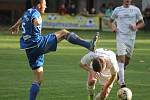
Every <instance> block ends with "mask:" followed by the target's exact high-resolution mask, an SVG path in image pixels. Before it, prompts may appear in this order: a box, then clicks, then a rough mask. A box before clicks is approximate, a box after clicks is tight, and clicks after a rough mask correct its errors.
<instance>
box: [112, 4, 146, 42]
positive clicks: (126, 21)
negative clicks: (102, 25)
mask: <svg viewBox="0 0 150 100" xmlns="http://www.w3.org/2000/svg"><path fill="white" fill-rule="evenodd" d="M111 19H113V20H115V22H116V24H117V29H118V31H117V33H118V34H128V35H130V36H129V37H132V38H133V39H135V36H136V32H135V31H132V30H131V29H130V28H129V26H130V25H135V24H136V23H137V22H138V21H139V20H143V17H142V14H141V12H140V9H139V8H137V7H136V6H133V5H130V6H129V7H128V8H125V7H123V6H120V7H117V8H115V9H114V11H113V13H112V15H111Z"/></svg>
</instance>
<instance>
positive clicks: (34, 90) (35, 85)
mask: <svg viewBox="0 0 150 100" xmlns="http://www.w3.org/2000/svg"><path fill="white" fill-rule="evenodd" d="M39 88H40V85H39V84H38V83H32V86H31V88H30V100H35V99H36V96H37V94H38V92H39Z"/></svg>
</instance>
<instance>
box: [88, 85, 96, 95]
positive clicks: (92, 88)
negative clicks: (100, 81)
mask: <svg viewBox="0 0 150 100" xmlns="http://www.w3.org/2000/svg"><path fill="white" fill-rule="evenodd" d="M94 90H95V84H94V85H92V86H89V85H88V83H87V91H88V95H94Z"/></svg>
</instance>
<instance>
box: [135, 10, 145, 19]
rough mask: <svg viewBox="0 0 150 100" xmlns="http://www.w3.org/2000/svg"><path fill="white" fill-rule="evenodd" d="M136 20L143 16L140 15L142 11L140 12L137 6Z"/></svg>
mask: <svg viewBox="0 0 150 100" xmlns="http://www.w3.org/2000/svg"><path fill="white" fill-rule="evenodd" d="M136 17H137V20H138V21H139V20H143V16H142V13H141V11H140V9H139V8H137V16H136Z"/></svg>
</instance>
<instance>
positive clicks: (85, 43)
mask: <svg viewBox="0 0 150 100" xmlns="http://www.w3.org/2000/svg"><path fill="white" fill-rule="evenodd" d="M66 40H67V41H69V42H70V43H72V44H77V45H80V46H83V47H85V48H87V49H89V48H90V42H88V41H85V40H83V39H81V38H80V37H79V36H78V35H76V34H75V33H73V32H71V33H69V35H68V36H67V38H66Z"/></svg>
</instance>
